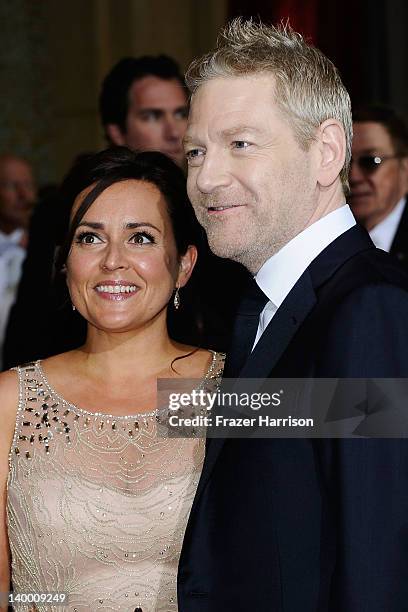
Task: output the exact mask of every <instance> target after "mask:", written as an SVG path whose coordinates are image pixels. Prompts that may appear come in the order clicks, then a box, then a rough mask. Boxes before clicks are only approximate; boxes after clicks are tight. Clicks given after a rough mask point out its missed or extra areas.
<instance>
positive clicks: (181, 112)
mask: <svg viewBox="0 0 408 612" xmlns="http://www.w3.org/2000/svg"><path fill="white" fill-rule="evenodd" d="M174 116H175V117H176V118H177V119H187V117H188V108H187V107H186V108H179V109H178V110H176V112H175V113H174Z"/></svg>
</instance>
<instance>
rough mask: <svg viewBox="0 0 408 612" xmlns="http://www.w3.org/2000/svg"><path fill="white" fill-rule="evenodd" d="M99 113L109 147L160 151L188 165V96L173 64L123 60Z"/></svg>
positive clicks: (111, 78) (105, 88) (113, 73)
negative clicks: (185, 147) (184, 141)
mask: <svg viewBox="0 0 408 612" xmlns="http://www.w3.org/2000/svg"><path fill="white" fill-rule="evenodd" d="M99 108H100V113H101V119H102V124H103V126H104V129H105V134H106V137H107V140H108V142H109V143H110V144H114V145H125V146H127V147H129V148H130V149H134V150H141V151H145V150H151V151H161V152H162V153H165V154H166V155H168V156H169V157H171V158H172V159H173V160H174V161H175V162H176V163H177V164H179V165H180V166H182V165H183V164H184V151H183V147H182V138H183V136H184V133H185V131H186V127H187V113H188V99H187V90H186V88H185V85H184V79H183V77H182V75H181V73H180V71H179V67H178V65H177V64H176V62H175V61H174V60H173V59H172V58H170V57H168V56H167V55H159V56H157V57H153V56H148V55H146V56H143V57H138V58H135V57H126V58H124V59H121V60H120V61H119V62H118V63H117V64H116V65H115V66H114V67H113V68H112V70H111V71H110V72H109V74H108V75H107V76H106V78H105V80H104V81H103V85H102V91H101V95H100V100H99Z"/></svg>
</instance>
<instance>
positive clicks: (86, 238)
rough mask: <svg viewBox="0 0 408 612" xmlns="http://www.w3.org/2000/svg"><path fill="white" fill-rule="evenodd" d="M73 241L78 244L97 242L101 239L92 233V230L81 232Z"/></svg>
mask: <svg viewBox="0 0 408 612" xmlns="http://www.w3.org/2000/svg"><path fill="white" fill-rule="evenodd" d="M75 242H78V243H79V244H97V243H99V242H102V240H101V239H100V238H99V236H98V235H97V234H93V233H92V232H82V233H81V234H78V236H77V237H76V238H75Z"/></svg>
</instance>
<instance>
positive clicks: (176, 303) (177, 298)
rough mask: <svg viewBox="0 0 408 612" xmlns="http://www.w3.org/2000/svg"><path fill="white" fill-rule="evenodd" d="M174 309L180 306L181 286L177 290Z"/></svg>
mask: <svg viewBox="0 0 408 612" xmlns="http://www.w3.org/2000/svg"><path fill="white" fill-rule="evenodd" d="M173 304H174V309H175V310H178V309H179V308H180V287H176V292H175V294H174V298H173Z"/></svg>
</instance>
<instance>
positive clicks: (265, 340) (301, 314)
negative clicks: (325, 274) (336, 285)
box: [239, 270, 316, 378]
mask: <svg viewBox="0 0 408 612" xmlns="http://www.w3.org/2000/svg"><path fill="white" fill-rule="evenodd" d="M315 303H316V294H315V292H314V289H313V286H312V283H311V279H310V275H309V273H308V271H307V270H306V272H304V273H303V274H302V276H301V277H300V279H299V280H298V281H297V283H296V285H295V286H294V287H293V289H292V290H291V291H290V293H289V294H288V295H287V297H286V299H285V300H284V302H283V303H282V304H281V306H280V307H279V308H278V310H277V311H276V313H275V315H274V317H273V318H272V320H271V321H270V323H269V325H268V327H267V328H266V329H265V331H264V333H263V334H262V336H261V338H260V339H259V341H258V343H257V345H256V346H255V348H254V350H253V351H252V353H250V355H249V356H248V359H247V361H246V363H245V365H244V367H243V368H242V370H241V372H240V375H239V377H240V378H265V377H267V376H269V375H270V373H271V371H272V369H273V368H274V366H275V365H276V363H277V361H278V360H279V358H280V357H281V356H282V354H283V353H284V352H285V350H286V348H287V346H288V344H289V342H290V341H291V339H292V338H293V336H294V334H295V333H296V331H297V330H298V329H299V327H300V325H301V324H302V323H303V321H304V320H305V318H306V317H307V315H308V314H309V312H310V311H311V310H312V308H313V306H314V305H315Z"/></svg>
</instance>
